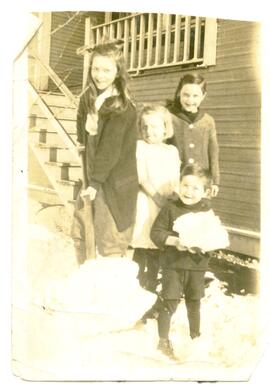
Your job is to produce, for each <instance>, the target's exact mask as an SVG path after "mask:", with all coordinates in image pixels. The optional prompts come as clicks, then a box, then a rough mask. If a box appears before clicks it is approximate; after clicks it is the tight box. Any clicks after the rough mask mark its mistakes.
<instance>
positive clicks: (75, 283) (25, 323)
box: [13, 218, 260, 380]
mask: <svg viewBox="0 0 270 390" xmlns="http://www.w3.org/2000/svg"><path fill="white" fill-rule="evenodd" d="M31 222H33V223H31V224H29V226H28V238H29V254H28V257H27V261H26V264H22V265H21V266H20V267H19V268H20V269H19V272H16V270H15V272H14V293H13V304H14V313H13V346H14V348H13V350H14V352H13V358H14V371H15V373H17V375H19V376H23V377H26V378H32V379H55V378H56V379H66V380H68V379H77V380H83V379H87V380H148V379H152V380H158V379H170V378H172V379H181V380H187V379H190V380H229V379H230V380H243V379H247V378H248V377H249V375H250V374H251V371H252V370H253V368H254V366H255V365H256V362H257V360H258V358H259V356H260V355H259V354H260V345H259V337H258V329H259V323H258V309H259V307H258V302H259V297H258V296H256V295H246V296H240V295H232V296H229V295H226V294H225V292H226V286H224V285H223V284H222V283H221V282H220V281H219V280H217V279H215V278H214V276H213V275H211V276H212V277H213V281H212V282H211V283H210V285H209V286H208V288H207V289H206V295H205V297H204V298H203V300H202V306H201V331H202V336H201V338H200V339H199V340H197V341H195V340H191V339H190V338H189V333H188V322H187V316H186V309H185V305H184V303H183V302H181V303H180V305H179V307H178V310H177V312H176V313H175V315H174V317H173V320H172V326H171V340H172V342H173V345H174V349H175V354H176V355H177V357H178V359H179V362H178V363H177V364H175V363H172V362H171V361H170V360H169V359H168V358H166V357H163V356H162V354H161V353H160V352H158V351H157V349H156V346H157V343H158V334H157V324H156V321H155V320H149V321H148V322H147V324H146V325H145V326H143V327H142V328H141V329H137V330H135V329H133V328H132V327H133V324H134V323H135V321H136V320H137V319H139V318H140V317H141V315H142V314H143V313H144V312H145V310H147V309H148V308H149V307H150V306H151V305H152V303H153V302H154V301H155V295H154V294H151V293H149V292H147V291H145V290H143V289H142V288H141V287H140V286H139V284H138V281H137V279H136V274H137V265H136V264H135V263H134V262H133V261H132V260H131V259H130V258H107V259H104V258H103V259H102V258H98V259H97V260H88V261H87V262H85V263H84V264H83V265H81V266H80V267H78V265H77V263H76V259H75V252H74V248H73V244H72V241H71V239H70V237H69V236H68V235H67V234H65V233H63V232H61V231H59V229H51V226H49V228H48V227H46V226H44V225H42V224H40V223H37V222H40V221H39V220H38V219H37V218H36V219H34V220H32V221H31ZM26 286H27V288H26Z"/></svg>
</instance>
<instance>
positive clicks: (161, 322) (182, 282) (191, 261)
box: [151, 164, 212, 358]
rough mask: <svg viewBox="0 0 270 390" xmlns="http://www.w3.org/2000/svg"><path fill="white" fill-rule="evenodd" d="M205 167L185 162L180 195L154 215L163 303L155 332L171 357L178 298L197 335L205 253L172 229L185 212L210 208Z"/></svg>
mask: <svg viewBox="0 0 270 390" xmlns="http://www.w3.org/2000/svg"><path fill="white" fill-rule="evenodd" d="M211 184H212V183H211V177H210V174H209V172H208V171H207V170H204V169H202V168H200V167H199V166H197V165H194V164H192V165H186V167H185V168H184V169H183V171H182V173H181V179H180V189H179V194H178V195H179V199H177V200H176V201H172V202H170V203H168V204H167V205H166V206H164V207H163V208H162V209H161V211H160V213H159V215H158V217H157V218H156V220H155V222H154V224H153V226H152V229H151V239H152V240H153V242H154V243H155V245H156V246H157V247H158V248H160V249H161V267H162V292H161V298H162V304H161V307H159V315H158V319H157V320H158V333H159V337H160V340H159V344H158V349H160V350H161V351H162V352H163V353H164V354H166V355H167V356H169V357H171V358H174V352H173V348H172V344H171V342H170V340H169V330H170V322H171V317H172V315H173V314H174V312H175V311H176V309H177V306H178V304H179V301H180V299H181V298H182V297H183V296H184V297H185V304H186V308H187V315H188V321H189V330H190V336H191V338H192V339H194V338H196V337H199V336H200V300H201V298H202V297H203V296H204V274H205V271H206V270H207V268H208V261H209V260H208V256H207V254H205V253H204V252H203V251H201V250H200V249H199V248H187V247H186V246H184V245H182V244H181V239H180V238H179V235H178V234H177V233H176V232H175V231H174V230H173V224H174V222H175V220H176V219H177V218H178V217H180V216H182V215H184V214H187V213H197V212H203V211H209V210H211V204H210V200H209V199H207V198H206V197H207V194H208V191H209V189H210V188H211Z"/></svg>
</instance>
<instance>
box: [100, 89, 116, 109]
mask: <svg viewBox="0 0 270 390" xmlns="http://www.w3.org/2000/svg"><path fill="white" fill-rule="evenodd" d="M118 95H119V92H118V90H117V88H116V87H115V86H114V85H111V86H110V87H108V88H107V89H105V91H103V92H101V94H100V95H98V96H97V98H96V101H95V107H96V111H99V109H100V107H101V106H102V104H103V103H104V101H105V100H106V99H107V98H109V97H112V96H118Z"/></svg>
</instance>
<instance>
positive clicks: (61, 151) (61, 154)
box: [35, 142, 77, 164]
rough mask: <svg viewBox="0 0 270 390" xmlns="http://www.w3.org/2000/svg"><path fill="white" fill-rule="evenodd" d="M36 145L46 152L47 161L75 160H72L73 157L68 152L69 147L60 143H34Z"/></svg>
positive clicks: (70, 161)
mask: <svg viewBox="0 0 270 390" xmlns="http://www.w3.org/2000/svg"><path fill="white" fill-rule="evenodd" d="M35 146H36V147H38V148H39V149H40V150H41V151H44V152H45V153H47V154H48V161H49V162H63V163H64V162H67V163H72V164H73V163H74V164H76V163H77V162H76V161H74V157H73V155H72V153H71V152H70V150H69V148H67V147H63V146H61V145H57V144H55V145H47V144H44V143H42V142H40V143H38V144H36V145H35Z"/></svg>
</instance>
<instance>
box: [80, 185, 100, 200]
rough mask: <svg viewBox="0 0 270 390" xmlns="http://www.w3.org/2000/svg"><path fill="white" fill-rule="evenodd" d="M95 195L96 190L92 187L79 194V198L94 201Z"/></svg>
mask: <svg viewBox="0 0 270 390" xmlns="http://www.w3.org/2000/svg"><path fill="white" fill-rule="evenodd" d="M96 194H97V190H96V189H95V188H94V187H90V186H89V187H87V188H86V190H83V191H82V192H81V197H82V198H83V197H85V196H89V197H90V200H94V199H95V197H96Z"/></svg>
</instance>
